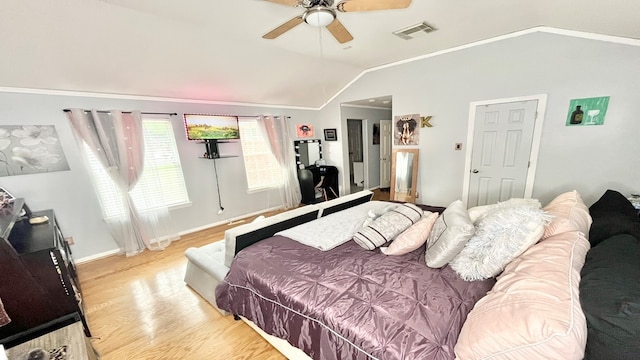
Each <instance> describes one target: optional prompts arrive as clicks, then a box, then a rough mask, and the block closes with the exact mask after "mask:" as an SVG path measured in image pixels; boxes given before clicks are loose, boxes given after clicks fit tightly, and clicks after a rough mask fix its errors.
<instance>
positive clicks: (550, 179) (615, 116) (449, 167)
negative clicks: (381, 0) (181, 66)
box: [321, 33, 640, 206]
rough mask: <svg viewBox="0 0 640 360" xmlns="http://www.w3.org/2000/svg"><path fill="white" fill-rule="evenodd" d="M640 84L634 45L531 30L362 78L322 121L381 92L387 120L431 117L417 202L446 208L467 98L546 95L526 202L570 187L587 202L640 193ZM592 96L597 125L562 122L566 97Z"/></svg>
mask: <svg viewBox="0 0 640 360" xmlns="http://www.w3.org/2000/svg"><path fill="white" fill-rule="evenodd" d="M638 79H640V47H637V46H631V45H622V44H615V43H610V42H604V41H599V40H589V39H582V38H573V37H568V36H563V35H556V34H548V33H534V34H528V35H524V36H520V37H517V38H511V39H506V40H501V41H497V42H493V43H489V44H485V45H481V46H477V47H472V48H467V49H464V50H459V51H455V52H451V53H447V54H442V55H438V56H435V57H429V58H425V59H421V60H417V61H414V62H409V63H405V64H402V65H398V66H393V67H388V68H384V69H380V70H377V71H371V72H368V73H366V74H365V75H364V76H362V77H361V78H360V79H359V80H357V81H356V82H354V84H353V85H351V86H350V87H349V88H348V89H346V90H345V91H344V92H343V93H342V94H340V95H339V96H337V97H336V98H335V99H334V100H333V101H332V102H331V103H330V104H328V105H327V106H326V107H325V108H324V109H323V110H322V111H321V119H322V120H323V122H333V123H334V124H336V126H338V123H337V121H338V120H337V119H339V111H340V110H339V108H340V104H341V103H343V102H345V101H350V100H352V99H364V98H369V97H374V96H377V95H379V94H388V95H392V96H393V115H394V116H398V115H405V114H415V113H420V114H421V115H422V116H426V115H432V116H433V119H432V120H431V124H433V126H434V127H432V128H421V129H420V145H419V148H420V165H419V171H420V172H419V189H418V191H419V192H420V199H419V200H418V201H420V202H421V203H424V204H431V205H442V206H446V205H448V204H449V203H450V202H451V201H453V200H456V199H459V198H461V195H462V186H463V175H464V174H463V169H464V158H465V152H464V151H455V150H454V144H455V143H457V142H460V143H465V142H466V139H467V125H468V117H469V104H470V102H472V101H480V100H488V99H500V98H510V97H517V96H525V95H535V94H548V103H547V111H546V117H545V121H544V127H543V130H542V131H543V132H542V142H541V149H540V153H539V159H538V164H537V172H536V178H535V184H534V188H533V196H534V197H536V198H539V199H540V200H541V201H542V202H543V203H544V202H547V201H549V200H551V199H552V198H553V197H554V196H555V195H556V194H558V193H559V192H562V191H568V190H572V189H576V190H578V191H579V192H580V193H581V194H582V195H583V198H584V199H585V202H587V204H591V203H593V202H594V201H595V200H597V199H598V198H599V197H600V196H601V195H602V194H603V193H604V191H605V190H606V189H608V188H611V189H615V190H618V191H621V192H622V193H624V194H626V195H628V194H629V193H631V192H638V191H640V166H639V165H640V164H639V161H638V154H639V153H640V141H638V139H637V137H638V134H640V121H638V115H637V114H639V113H640V101H638V99H640V81H638ZM597 96H610V97H611V100H610V103H609V108H608V111H607V115H606V119H605V123H604V125H602V126H582V127H567V126H565V121H566V117H567V114H568V112H569V101H570V100H571V99H576V98H586V97H597ZM464 146H465V150H466V144H464ZM343 151H344V152H346V150H343ZM336 155H338V154H336ZM339 156H340V158H342V154H339ZM336 159H339V158H336Z"/></svg>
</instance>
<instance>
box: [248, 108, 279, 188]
mask: <svg viewBox="0 0 640 360" xmlns="http://www.w3.org/2000/svg"><path fill="white" fill-rule="evenodd" d="M239 123H240V142H241V144H242V153H243V155H244V167H245V169H246V172H247V185H248V188H249V189H248V190H249V191H259V190H265V189H269V188H273V187H277V186H280V185H282V182H283V179H282V170H281V168H280V165H279V164H278V161H277V160H276V158H275V157H274V156H273V153H272V152H271V147H270V146H269V143H268V141H269V140H268V139H266V138H265V136H264V135H263V133H262V131H261V129H260V128H259V125H258V120H257V119H240V122H239Z"/></svg>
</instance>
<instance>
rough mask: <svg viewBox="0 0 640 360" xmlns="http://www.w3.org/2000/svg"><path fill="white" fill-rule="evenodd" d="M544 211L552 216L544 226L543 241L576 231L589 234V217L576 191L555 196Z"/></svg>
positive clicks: (587, 210) (590, 220)
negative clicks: (556, 235)
mask: <svg viewBox="0 0 640 360" xmlns="http://www.w3.org/2000/svg"><path fill="white" fill-rule="evenodd" d="M544 211H546V212H547V213H549V215H552V216H553V219H552V220H551V222H550V223H549V224H548V225H547V226H545V229H544V235H542V239H543V240H544V239H546V238H548V237H549V236H552V235H555V234H559V233H561V232H565V231H575V230H578V231H581V232H582V233H583V234H585V235H586V234H589V228H590V227H591V223H592V219H591V215H589V209H588V208H587V206H586V205H585V204H584V202H583V201H582V197H581V196H580V194H579V193H578V192H577V191H576V190H573V191H569V192H565V193H562V194H560V195H558V196H556V197H555V199H553V200H551V201H550V202H549V203H548V204H547V205H546V206H545V207H544Z"/></svg>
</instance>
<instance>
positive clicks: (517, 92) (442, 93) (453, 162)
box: [0, 33, 640, 258]
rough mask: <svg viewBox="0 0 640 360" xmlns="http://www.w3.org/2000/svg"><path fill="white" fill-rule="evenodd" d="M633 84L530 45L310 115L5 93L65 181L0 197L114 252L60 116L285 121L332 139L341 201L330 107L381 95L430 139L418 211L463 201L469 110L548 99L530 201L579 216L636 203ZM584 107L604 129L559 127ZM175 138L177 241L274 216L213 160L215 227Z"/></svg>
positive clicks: (561, 51) (601, 52)
mask: <svg viewBox="0 0 640 360" xmlns="http://www.w3.org/2000/svg"><path fill="white" fill-rule="evenodd" d="M638 79H640V47H634V46H630V45H620V44H614V43H607V42H602V41H597V40H587V39H580V38H572V37H567V36H562V35H554V34H547V33H535V34H529V35H524V36H521V37H518V38H512V39H507V40H502V41H498V42H494V43H490V44H486V45H482V46H478V47H473V48H469V49H465V50H460V51H456V52H452V53H448V54H444V55H440V56H436V57H431V58H427V59H422V60H419V61H415V62H411V63H406V64H403V65H398V66H395V67H389V68H386V69H382V70H378V71H372V72H369V73H367V74H365V75H364V76H362V77H361V78H360V79H359V80H357V81H356V82H355V83H354V84H353V85H352V86H350V87H349V88H348V89H346V90H345V91H344V92H343V93H341V94H340V95H339V96H338V97H336V98H335V99H334V100H333V101H332V102H331V103H329V104H328V105H327V106H325V107H324V108H323V109H322V110H320V111H311V110H305V109H282V108H274V107H250V106H246V107H245V106H231V105H212V104H202V103H198V102H195V101H194V102H170V101H149V100H123V99H118V98H115V97H113V98H96V97H79V96H63V95H40V94H21V93H11V92H4V93H0V125H22V124H36V125H55V127H56V130H57V132H58V135H59V137H60V141H61V143H62V146H63V148H64V151H65V154H66V157H67V161H68V162H69V165H70V168H71V170H70V171H63V172H55V173H45V174H33V175H20V176H10V177H2V178H0V186H2V187H5V188H6V189H7V190H9V191H10V192H12V193H13V194H14V195H15V196H19V197H24V198H25V199H26V201H27V203H28V205H29V206H30V207H31V208H32V209H34V210H38V209H49V208H52V209H54V210H55V212H56V215H57V217H58V219H59V221H60V224H61V227H62V229H63V231H64V232H65V235H66V236H73V237H74V239H75V241H76V245H75V246H74V247H73V250H74V255H75V256H76V258H82V257H86V256H92V255H95V254H101V253H103V252H108V251H111V250H114V249H116V245H115V243H114V242H113V240H112V238H111V236H110V235H109V233H108V230H107V228H106V226H105V225H104V223H103V221H102V216H101V213H100V209H99V206H98V201H97V198H96V196H95V194H94V192H93V189H92V187H91V184H90V181H89V177H88V173H87V172H86V170H85V169H84V167H83V164H82V162H81V161H80V157H79V156H78V154H77V151H78V150H77V144H76V142H75V140H74V139H73V136H72V133H71V128H70V127H69V124H68V121H67V119H66V117H65V116H64V114H63V112H62V111H61V110H62V109H63V108H71V107H79V108H97V109H124V110H130V109H138V110H142V111H149V112H177V113H183V112H195V113H227V114H238V115H257V114H274V115H279V114H286V115H290V116H291V120H290V125H291V130H292V131H294V130H295V125H296V124H301V123H307V124H312V125H314V127H315V130H316V136H315V137H316V138H323V137H322V129H324V128H337V129H338V139H339V141H337V142H324V141H323V148H324V149H323V150H324V156H325V158H326V159H327V161H328V163H330V164H332V165H336V166H337V167H338V168H339V169H340V171H341V173H342V174H343V179H342V189H341V191H342V193H344V191H343V189H344V188H345V186H347V184H348V176H347V177H346V179H345V177H344V176H346V175H347V174H346V173H345V171H344V164H345V162H346V161H345V159H346V152H347V150H346V149H347V145H346V142H344V141H343V140H344V139H345V137H344V134H346V120H344V119H346V117H345V118H343V116H342V114H341V104H342V103H344V102H349V101H353V100H360V99H366V98H371V97H377V96H381V95H392V96H393V114H392V115H393V116H396V115H404V114H415V113H419V114H421V115H422V116H425V115H432V116H433V120H432V121H431V123H432V124H433V125H434V127H433V128H422V129H421V131H420V145H419V148H420V173H419V188H418V191H419V192H420V199H419V201H420V202H421V203H424V204H432V205H448V204H449V203H450V202H451V201H453V200H455V199H459V198H460V197H461V195H462V186H463V168H464V158H465V153H464V151H454V144H455V143H457V142H462V143H465V142H466V139H467V126H468V117H469V103H470V102H473V101H481V100H488V99H499V98H510V97H516V96H526V95H534V94H548V103H547V111H546V114H545V122H544V127H543V130H542V142H541V149H540V154H539V159H538V164H537V173H536V178H535V184H534V189H533V196H534V197H537V198H539V199H540V200H541V201H542V202H547V201H549V200H551V198H553V196H555V195H556V194H558V193H559V192H562V191H568V190H572V189H576V190H578V191H579V192H580V193H581V194H582V195H583V197H584V199H585V202H587V204H590V203H592V202H593V201H595V200H597V198H598V197H600V195H601V194H602V193H603V192H604V191H605V190H606V189H607V188H612V189H616V190H619V191H621V192H623V193H624V194H625V195H628V194H629V193H630V192H640V184H639V183H638V181H639V179H640V166H639V165H640V164H638V154H639V153H640V142H639V141H638V140H637V136H638V134H640V121H638V119H637V114H639V113H640V101H638V99H640V82H639V81H638ZM594 96H611V101H610V103H609V109H608V112H607V116H606V119H605V123H604V125H603V126H584V127H566V126H564V123H565V119H566V116H567V113H568V111H569V109H568V106H569V101H570V100H571V99H575V98H584V97H594ZM350 116H353V117H355V118H369V119H371V117H370V116H368V115H364V116H356V115H350ZM385 117H386V116H385ZM174 131H175V133H176V138H177V142H178V148H179V152H180V158H181V161H182V166H183V169H184V173H185V179H186V181H187V189H188V191H189V195H190V197H191V201H192V204H191V205H190V206H186V207H183V208H179V209H174V210H172V214H173V215H174V219H175V221H176V224H177V226H178V227H179V229H178V230H181V231H188V230H191V229H198V228H202V227H206V226H208V225H211V224H216V223H221V222H225V221H228V220H229V219H232V218H234V217H238V216H242V215H244V214H248V213H252V212H258V211H260V210H263V209H267V208H272V207H277V206H279V205H280V204H281V201H280V197H279V194H278V192H277V191H267V192H259V193H253V194H247V192H246V180H245V177H244V164H243V162H242V159H241V158H230V159H221V160H219V161H217V165H218V171H219V174H220V176H219V178H220V187H221V189H222V191H221V193H222V194H221V195H222V201H223V205H224V207H225V212H224V213H223V214H222V215H217V210H218V204H217V194H216V190H215V177H214V173H213V166H212V162H211V161H210V160H204V159H200V158H198V156H200V155H201V154H202V153H203V145H202V144H194V143H190V142H188V141H186V139H185V136H184V130H183V125H182V119H181V117H180V116H178V117H176V118H174ZM222 146H225V148H224V149H223V150H222V151H223V152H225V153H227V152H228V153H237V154H241V149H240V146H239V144H227V145H222ZM465 148H466V144H465ZM225 149H226V150H225ZM212 240H215V239H212Z"/></svg>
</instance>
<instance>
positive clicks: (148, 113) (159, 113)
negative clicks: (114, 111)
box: [62, 109, 178, 116]
mask: <svg viewBox="0 0 640 360" xmlns="http://www.w3.org/2000/svg"><path fill="white" fill-rule="evenodd" d="M62 111H64V112H71V109H63V110H62ZM84 111H90V110H84ZM98 112H99V113H110V112H111V111H107V110H98ZM122 113H123V114H131V111H123V112H122ZM141 114H145V115H171V116H176V115H178V114H177V113H165V112H141Z"/></svg>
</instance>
